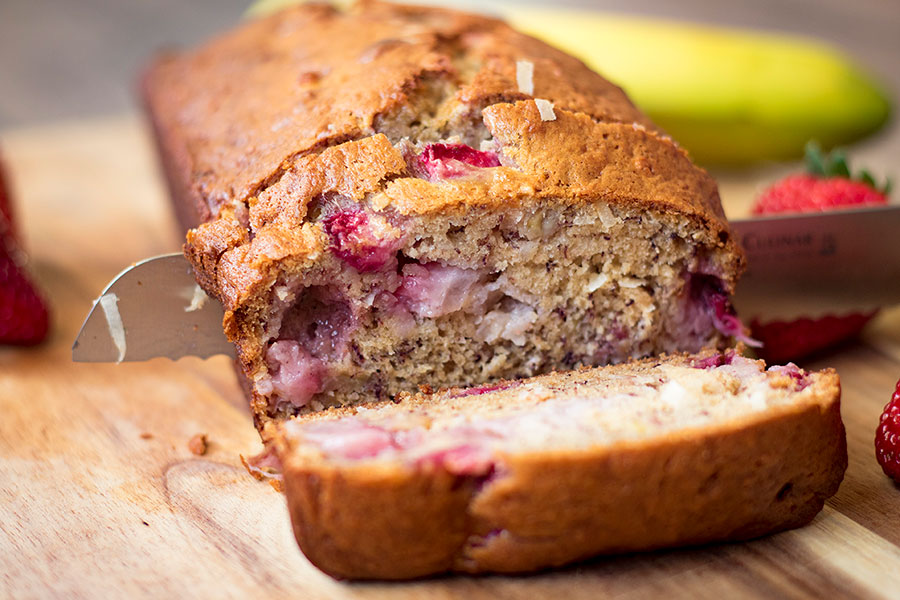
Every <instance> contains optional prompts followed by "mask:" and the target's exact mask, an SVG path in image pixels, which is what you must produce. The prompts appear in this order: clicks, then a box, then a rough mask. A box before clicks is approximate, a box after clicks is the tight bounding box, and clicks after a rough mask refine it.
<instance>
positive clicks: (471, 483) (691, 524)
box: [281, 370, 847, 579]
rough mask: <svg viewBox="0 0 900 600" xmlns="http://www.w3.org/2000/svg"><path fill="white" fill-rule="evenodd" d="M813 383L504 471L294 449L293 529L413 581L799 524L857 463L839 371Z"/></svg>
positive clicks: (367, 572)
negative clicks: (739, 415)
mask: <svg viewBox="0 0 900 600" xmlns="http://www.w3.org/2000/svg"><path fill="white" fill-rule="evenodd" d="M814 386H815V388H816V389H815V393H814V394H813V395H811V396H810V397H809V399H808V400H807V401H804V402H802V403H797V404H793V405H785V406H780V407H776V408H771V409H769V410H767V411H765V412H764V413H762V414H755V415H750V416H748V417H747V418H744V419H741V420H738V421H732V422H730V423H726V424H724V425H717V426H710V427H706V428H701V429H686V430H681V431H679V432H677V433H676V434H672V435H668V436H664V437H660V438H655V439H652V440H649V441H646V442H641V443H634V442H632V443H618V444H615V445H612V446H608V447H599V448H593V449H588V450H583V451H578V452H574V451H566V452H562V451H557V452H547V451H545V452H535V453H531V454H518V455H509V456H505V457H504V465H505V466H504V468H503V471H502V472H500V473H496V474H494V475H493V476H492V477H491V478H489V479H487V480H485V481H481V480H479V479H477V478H466V477H456V478H455V480H454V479H453V478H452V477H451V476H450V475H448V474H447V473H446V472H445V471H443V470H435V471H430V472H429V471H427V470H422V469H413V468H410V467H404V466H403V465H390V464H385V465H381V466H380V467H378V468H373V467H372V465H357V466H354V465H352V464H350V465H348V464H344V465H341V466H335V465H334V464H333V463H325V462H322V463H316V462H315V461H309V460H302V459H300V458H298V457H297V456H296V455H294V454H292V453H291V451H290V446H289V444H288V445H287V446H286V447H283V448H282V461H283V465H284V482H285V488H286V492H287V498H288V505H289V509H290V513H291V518H292V522H293V524H294V531H295V534H296V536H297V539H298V541H299V543H300V546H301V548H302V549H303V551H304V553H305V554H306V555H307V556H308V557H309V558H310V560H311V561H312V562H313V563H315V564H316V565H317V566H318V567H320V568H321V569H323V570H324V571H326V572H327V573H329V574H331V575H333V576H336V577H341V578H378V579H405V578H411V577H421V576H425V575H429V574H434V573H440V572H444V571H463V572H470V573H478V572H510V573H512V572H524V571H531V570H535V569H540V568H546V567H552V566H558V565H562V564H566V563H569V562H573V561H577V560H583V559H586V558H589V557H591V556H595V555H598V554H609V553H618V552H629V551H640V550H650V549H654V548H663V547H672V546H682V545H691V544H700V543H706V542H712V541H721V540H741V539H749V538H754V537H758V536H761V535H765V534H767V533H771V532H775V531H780V530H783V529H788V528H792V527H798V526H800V525H803V524H805V523H807V522H809V521H810V520H811V519H812V518H813V517H814V516H815V515H816V514H817V513H818V512H819V511H820V510H821V508H822V506H823V503H824V501H825V499H826V498H828V497H830V496H831V495H833V494H834V493H835V492H836V491H837V488H838V485H839V484H840V481H841V479H842V477H843V473H844V470H845V469H846V465H847V454H846V440H845V435H844V428H843V424H842V422H841V417H840V383H839V379H838V377H837V375H836V374H835V373H834V372H833V371H831V370H829V371H826V372H824V373H822V374H821V375H820V376H819V377H818V378H817V381H816V382H815V384H814ZM281 443H282V444H286V442H285V441H284V440H282V442H281ZM454 481H455V483H454Z"/></svg>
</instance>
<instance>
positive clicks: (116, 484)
mask: <svg viewBox="0 0 900 600" xmlns="http://www.w3.org/2000/svg"><path fill="white" fill-rule="evenodd" d="M0 138H2V145H3V150H4V152H5V154H6V158H7V159H8V162H9V166H10V170H11V172H12V175H13V178H14V191H15V192H16V193H15V196H16V199H17V201H18V208H19V213H20V217H21V218H22V224H23V225H24V229H25V234H26V238H27V244H28V247H29V249H30V251H31V255H32V264H31V266H32V268H33V271H34V272H35V274H36V277H37V279H38V280H39V281H40V283H41V284H42V286H43V288H44V290H45V291H46V292H47V295H48V296H49V297H50V299H51V301H52V304H53V313H54V329H53V333H52V337H51V339H50V340H49V342H48V343H47V344H45V345H44V346H42V347H40V348H34V349H19V348H2V349H0V412H2V418H0V597H32V596H34V597H38V596H50V595H52V596H57V597H69V598H73V597H84V598H107V597H148V596H149V597H198V598H199V597H202V598H225V597H246V596H263V595H265V596H269V597H296V598H373V599H377V598H400V599H404V598H409V599H421V598H448V599H449V598H466V599H467V600H470V599H478V598H498V597H499V598H510V599H513V598H522V599H526V598H527V599H535V598H537V599H540V598H562V597H565V598H567V599H571V600H575V599H579V598H598V597H615V598H619V597H621V598H644V597H656V596H659V595H662V594H665V595H666V596H669V595H683V596H689V597H707V598H722V597H727V598H735V597H766V598H770V597H817V598H822V597H836V598H849V597H886V598H890V597H894V598H900V488H898V487H896V486H894V485H893V484H892V483H891V482H890V481H889V480H888V479H887V478H886V477H885V476H884V475H883V474H882V473H881V470H880V468H879V467H878V465H877V463H876V462H875V458H874V450H873V444H872V441H873V437H874V430H875V426H876V423H877V419H878V415H879V413H880V411H881V408H882V406H883V405H884V404H885V402H886V401H887V400H888V398H889V397H890V394H891V391H892V390H893V387H894V383H895V381H896V380H897V378H898V377H900V311H897V310H890V311H885V312H884V313H883V314H882V315H881V316H880V317H879V318H878V320H877V321H876V322H875V323H874V324H873V325H872V326H871V327H870V328H869V330H868V331H867V332H866V334H865V335H864V337H863V339H862V340H861V341H860V342H859V343H856V344H853V345H850V346H848V347H846V348H844V349H843V350H842V351H840V352H838V353H835V354H832V355H829V356H827V357H825V358H822V359H820V360H819V361H817V362H815V363H812V364H810V365H806V366H811V367H823V366H834V367H836V368H837V369H838V372H839V373H840V374H841V376H842V378H843V386H844V396H843V415H844V420H845V423H846V426H847V435H848V441H849V452H850V466H849V469H848V471H847V476H846V479H845V481H844V483H843V485H842V487H841V489H840V492H839V493H838V495H837V496H836V497H834V498H833V499H832V500H830V501H829V502H828V504H827V506H826V508H825V510H824V511H823V512H822V513H821V514H820V515H819V516H818V517H817V518H816V519H815V521H814V522H813V523H812V524H811V525H809V526H808V527H806V528H804V529H801V530H797V531H792V532H786V533H782V534H778V535H775V536H771V537H768V538H765V539H761V540H757V541H753V542H749V543H744V544H725V545H716V546H710V547H705V548H700V549H693V550H681V551H668V552H658V553H652V554H647V555H636V556H626V557H617V558H605V559H599V560H595V561H592V562H590V563H586V564H583V565H579V566H575V567H571V568H568V569H564V570H561V571H555V572H547V573H542V574H537V575H532V576H527V577H478V578H471V577H444V578H439V579H435V580H428V581H421V582H413V583H407V584H380V583H368V584H345V583H339V582H336V581H334V580H332V579H330V578H328V577H327V576H325V575H323V574H322V573H320V572H319V571H317V570H316V569H315V568H314V567H312V566H311V565H310V564H309V563H308V562H307V561H306V560H305V559H304V558H303V556H302V555H301V554H300V552H299V550H298V549H297V547H296V544H295V543H294V540H293V537H292V535H291V532H290V527H289V524H288V518H287V512H286V510H285V504H284V499H283V497H282V496H281V495H280V494H279V493H277V492H275V491H274V490H273V489H272V488H271V487H270V486H269V485H267V484H265V483H260V482H257V481H255V480H253V479H252V478H250V477H249V476H248V475H247V473H246V472H245V471H244V470H243V468H242V467H241V466H240V462H239V458H238V457H239V455H240V454H252V453H255V452H257V451H258V450H259V449H260V445H259V441H258V438H257V436H256V432H255V430H254V429H253V427H252V424H251V422H250V418H249V415H248V412H247V410H246V409H245V408H244V405H243V400H242V397H241V394H240V392H239V390H238V387H237V384H236V381H235V378H234V375H233V373H232V371H231V367H230V364H229V362H228V360H227V359H225V358H224V357H217V358H214V359H210V360H207V361H201V360H199V359H183V360H180V361H178V362H172V361H169V360H165V359H158V360H154V361H149V362H146V363H126V364H121V365H114V364H73V363H72V362H71V361H70V346H71V343H72V340H73V339H74V336H75V334H76V332H77V330H78V328H79V326H80V324H81V320H82V319H83V317H84V316H85V314H86V312H87V310H88V309H89V307H90V305H91V302H92V300H93V299H94V298H95V297H96V296H97V295H98V294H99V292H100V290H101V289H102V287H103V286H104V285H105V284H106V282H107V281H108V280H109V279H110V278H111V277H112V276H113V275H115V274H116V273H117V272H118V271H119V270H120V269H121V268H122V267H123V266H126V265H127V264H129V263H130V262H132V261H135V260H137V259H140V258H143V257H146V256H150V255H154V254H159V253H163V252H169V251H172V250H175V249H177V248H178V247H179V245H180V242H179V240H178V239H177V236H176V235H175V233H174V232H175V226H174V224H173V221H172V218H171V216H170V214H169V211H168V207H167V204H166V200H165V193H164V190H163V189H162V186H161V183H160V180H159V178H158V175H157V171H156V169H155V163H154V161H153V158H152V156H151V153H150V150H149V146H148V143H147V141H146V138H145V135H144V131H143V129H142V124H141V122H140V121H139V120H138V119H137V118H135V117H131V116H125V117H121V118H106V119H98V120H94V121H89V122H73V123H71V124H58V125H53V126H46V127H42V128H31V129H27V130H19V131H8V132H4V133H3V134H2V136H0ZM753 177H755V176H746V177H744V178H742V179H734V178H732V179H727V180H725V181H724V182H723V189H724V190H725V192H726V193H725V194H724V196H725V198H726V200H727V206H726V209H727V210H728V211H729V212H730V213H732V214H734V213H735V212H740V211H741V210H743V208H744V207H746V203H747V199H748V197H749V196H748V195H747V192H748V191H752V190H753V189H755V187H756V186H757V185H758V183H759V181H758V180H757V179H754V178H753ZM742 194H743V195H742ZM201 432H202V433H207V434H208V435H209V439H210V442H211V444H210V448H209V452H208V453H207V454H206V455H205V456H202V457H200V456H195V455H193V454H191V453H190V452H189V451H188V448H187V442H188V440H189V439H190V438H191V437H192V436H193V435H194V434H196V433H201Z"/></svg>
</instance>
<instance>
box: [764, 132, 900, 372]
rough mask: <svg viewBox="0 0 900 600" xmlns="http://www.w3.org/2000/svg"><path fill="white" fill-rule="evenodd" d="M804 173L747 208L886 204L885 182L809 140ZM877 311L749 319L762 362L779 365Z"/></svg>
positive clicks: (855, 329) (833, 340) (846, 335)
mask: <svg viewBox="0 0 900 600" xmlns="http://www.w3.org/2000/svg"><path fill="white" fill-rule="evenodd" d="M806 161H807V170H808V173H806V174H799V175H791V176H788V177H786V178H784V179H782V180H781V181H779V182H777V183H775V184H774V185H773V186H771V187H770V188H768V189H767V190H766V191H765V192H763V194H762V195H761V196H760V197H759V199H758V200H757V201H756V203H755V204H754V206H753V209H752V212H753V213H754V214H757V215H770V214H777V213H792V212H793V213H803V212H819V211H825V210H836V209H841V208H849V207H859V206H879V205H883V204H886V203H887V201H888V193H889V192H890V182H889V181H886V182H885V183H884V184H883V185H882V186H878V185H876V183H875V180H874V179H873V178H872V176H871V175H870V174H869V173H868V172H866V171H862V172H860V173H859V174H858V175H857V176H855V177H854V176H852V175H851V173H850V168H849V166H848V165H847V159H846V157H845V156H844V155H843V153H841V152H840V151H835V152H832V153H831V155H823V154H822V151H821V150H820V149H819V147H818V146H817V145H815V144H814V143H810V144H808V145H807V148H806ZM876 313H877V311H872V312H868V313H849V314H845V315H826V316H823V317H821V318H817V319H813V318H801V319H795V320H793V321H762V320H760V319H757V318H754V319H752V320H751V322H750V328H751V330H752V331H753V337H754V338H755V339H757V340H759V341H760V342H762V343H763V347H762V348H760V349H759V350H758V351H757V353H758V354H759V355H760V356H761V357H762V358H764V359H766V361H767V362H770V363H777V364H781V363H784V362H788V361H796V360H799V359H801V358H804V357H806V356H809V355H810V354H813V353H815V352H818V351H820V350H825V349H827V348H831V347H834V346H836V345H838V344H840V343H841V342H844V341H846V340H848V339H850V338H852V337H854V336H856V335H858V334H859V332H860V331H862V328H863V327H864V326H865V325H866V323H868V322H869V321H870V320H871V319H872V317H874V316H875V314H876Z"/></svg>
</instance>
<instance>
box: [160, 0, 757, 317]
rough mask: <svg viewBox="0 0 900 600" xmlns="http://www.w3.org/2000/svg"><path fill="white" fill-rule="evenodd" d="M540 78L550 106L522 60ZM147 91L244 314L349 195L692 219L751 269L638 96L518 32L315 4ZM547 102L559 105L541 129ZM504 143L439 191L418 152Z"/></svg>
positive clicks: (259, 24) (171, 68)
mask: <svg viewBox="0 0 900 600" xmlns="http://www.w3.org/2000/svg"><path fill="white" fill-rule="evenodd" d="M520 60H523V61H530V62H531V63H533V65H534V76H533V80H534V96H529V95H528V94H525V93H522V92H521V91H519V89H518V85H517V81H516V61H520ZM144 94H145V99H146V101H147V104H148V107H149V112H150V116H151V119H152V121H153V125H154V127H155V129H156V132H157V139H158V142H159V144H160V146H161V155H162V156H163V162H164V166H165V168H166V171H167V175H168V179H169V183H170V186H171V189H172V193H173V196H174V200H175V203H176V206H177V208H178V210H179V216H180V218H181V221H182V224H184V225H185V226H186V227H196V226H197V225H198V224H201V223H202V225H200V226H199V227H198V228H197V229H194V230H192V231H191V232H189V234H188V243H187V245H186V254H187V255H188V257H189V258H190V259H191V261H192V263H193V264H194V267H195V271H196V272H197V275H198V279H199V280H200V283H201V285H202V286H203V287H204V288H205V289H206V291H207V292H209V293H211V294H214V295H215V296H217V297H218V298H219V299H220V300H222V301H223V303H224V304H225V306H226V309H227V310H234V309H235V308H236V307H237V306H240V305H241V304H242V303H243V302H245V301H246V300H247V299H249V298H251V297H252V296H253V295H254V294H255V293H256V292H257V291H259V290H260V289H261V288H262V287H264V286H266V285H267V284H270V283H271V282H272V281H273V280H274V274H273V273H274V270H273V268H272V266H271V265H272V263H273V262H274V261H278V260H283V259H285V258H288V257H289V258H290V259H291V260H292V261H294V262H295V263H297V264H298V265H301V266H302V263H305V264H311V262H312V261H313V260H314V259H315V256H317V255H318V253H320V252H321V251H322V250H323V249H324V248H325V247H327V245H326V241H325V238H324V236H323V234H322V231H321V225H320V224H318V223H316V222H315V220H314V219H311V218H310V217H309V215H308V214H307V213H308V210H309V208H310V206H311V203H313V202H314V201H316V200H321V199H323V198H328V197H330V195H340V196H341V197H344V198H349V199H352V200H354V201H357V202H366V203H367V204H368V205H369V206H370V207H371V208H373V209H374V210H378V211H394V212H396V213H399V214H402V215H410V214H414V215H422V216H427V215H433V214H447V213H454V212H459V211H466V210H470V209H471V208H472V207H486V208H495V209H499V208H501V207H506V206H515V205H517V204H520V203H523V202H533V201H535V200H536V199H539V200H547V201H554V202H559V203H561V204H574V203H582V202H594V201H606V202H615V203H621V204H631V205H636V206H638V207H641V208H646V209H654V210H657V211H660V212H661V213H663V214H675V215H680V216H681V217H684V218H686V219H688V220H690V221H691V222H692V223H693V224H694V226H695V227H696V229H697V239H698V240H699V241H700V242H701V243H704V244H706V245H709V246H712V247H719V248H721V249H723V250H724V251H725V252H724V256H728V257H730V259H729V262H730V264H729V265H728V266H727V267H726V268H725V269H724V272H725V273H726V277H725V282H726V285H727V286H728V287H729V288H730V287H731V286H732V285H733V283H734V278H736V276H737V274H738V273H739V272H740V270H741V269H742V264H743V259H742V256H741V253H740V250H739V249H738V247H737V246H736V244H735V243H734V241H733V240H732V239H731V236H730V232H729V230H728V226H727V223H726V222H725V219H724V215H723V213H722V209H721V204H720V201H719V196H718V192H717V189H716V185H715V183H714V181H713V180H712V179H711V178H710V177H709V175H708V174H707V173H706V172H705V171H703V170H702V169H699V168H698V167H696V166H694V165H693V164H692V163H691V161H690V159H689V158H688V156H687V154H686V153H685V152H684V151H683V150H681V149H680V148H679V147H678V146H677V145H676V144H675V143H674V142H673V141H672V140H671V139H670V138H668V137H667V136H665V135H663V134H662V133H660V132H659V131H658V128H657V127H656V126H655V125H654V124H653V123H652V122H650V121H649V120H648V119H647V118H646V117H645V116H643V115H642V114H641V113H640V112H639V111H638V110H637V108H635V107H634V106H633V105H632V104H631V102H630V101H629V100H628V99H627V97H626V96H625V94H624V93H623V92H622V90H621V89H620V88H618V87H616V86H615V85H613V84H611V83H609V82H608V81H606V80H605V79H603V78H602V77H601V76H600V75H597V74H596V73H594V72H592V71H590V70H589V69H588V68H587V67H586V66H585V65H584V64H583V63H582V62H580V61H579V60H577V59H575V58H573V57H571V56H569V55H567V54H564V53H562V52H560V51H558V50H556V49H554V48H552V47H550V46H547V45H546V44H544V43H543V42H540V41H538V40H536V39H534V38H531V37H528V36H525V35H523V34H520V33H518V32H516V31H514V30H512V29H511V28H509V27H508V26H507V25H505V24H504V23H503V22H501V21H498V20H494V19H489V18H485V17H480V16H474V15H468V14H463V13H458V12H455V11H450V10H445V9H437V8H420V7H409V6H400V5H395V4H388V3H382V2H376V1H363V2H360V3H358V4H357V5H356V6H355V7H353V8H352V9H350V10H349V11H347V12H341V11H339V10H337V9H335V8H333V7H331V6H327V5H318V4H304V5H300V6H296V7H293V8H290V9H287V10H285V11H282V12H280V13H278V14H275V15H272V16H271V17H268V18H265V19H261V20H259V21H254V22H250V23H247V24H245V25H243V26H242V27H240V28H238V29H236V30H234V31H233V32H231V33H228V34H225V35H223V36H222V37H220V38H218V39H216V40H214V41H212V42H210V43H208V44H207V45H205V46H203V47H201V48H199V49H197V50H194V51H191V52H188V53H184V54H180V55H172V56H166V57H163V58H161V59H160V60H158V62H157V63H156V64H155V65H154V66H153V67H152V68H151V69H150V71H148V73H147V75H146V77H145V80H144ZM534 97H537V98H543V99H546V100H549V101H550V102H552V103H553V105H554V112H555V116H556V118H555V120H552V121H542V120H541V115H540V113H539V111H538V108H537V106H536V104H535V102H534V100H533V98H534ZM453 136H457V137H459V136H461V141H463V142H464V143H467V144H469V145H473V146H475V147H477V146H478V144H480V143H481V144H483V143H490V144H493V148H494V149H496V151H497V153H498V155H499V156H501V157H502V158H503V159H504V160H503V163H504V166H501V167H496V168H492V169H486V170H485V172H484V173H482V174H481V175H480V176H478V177H473V178H468V177H467V178H459V179H447V180H443V181H438V182H432V181H429V180H426V179H421V178H416V177H414V176H412V174H411V169H410V166H409V165H408V164H407V159H408V158H409V154H408V153H406V154H405V153H404V150H403V148H404V144H407V147H409V145H410V144H422V143H428V142H437V141H441V140H444V139H447V138H450V137H453Z"/></svg>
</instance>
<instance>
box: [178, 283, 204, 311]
mask: <svg viewBox="0 0 900 600" xmlns="http://www.w3.org/2000/svg"><path fill="white" fill-rule="evenodd" d="M207 300H209V296H207V295H206V292H204V291H203V288H201V287H200V286H199V285H197V284H196V283H195V284H194V289H193V295H192V296H191V303H190V304H188V305H187V306H185V307H184V312H194V311H195V310H200V309H201V308H203V305H204V304H206V301H207Z"/></svg>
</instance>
